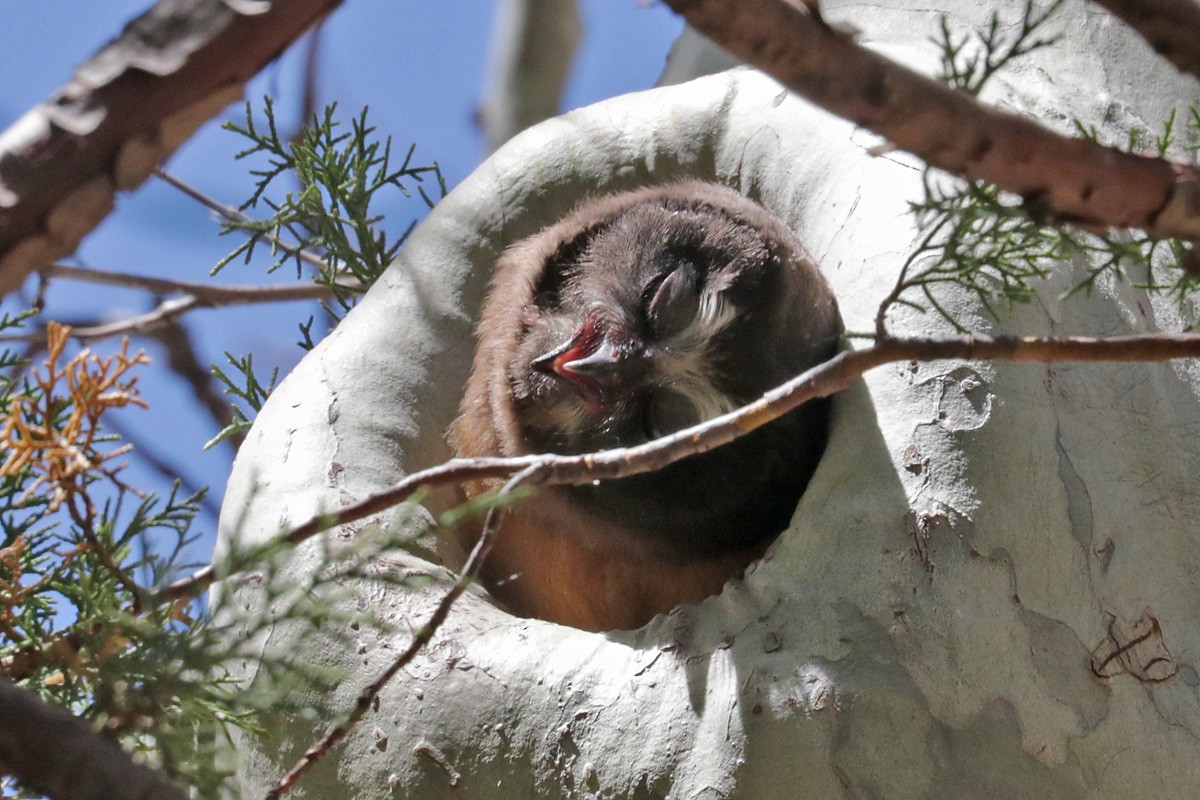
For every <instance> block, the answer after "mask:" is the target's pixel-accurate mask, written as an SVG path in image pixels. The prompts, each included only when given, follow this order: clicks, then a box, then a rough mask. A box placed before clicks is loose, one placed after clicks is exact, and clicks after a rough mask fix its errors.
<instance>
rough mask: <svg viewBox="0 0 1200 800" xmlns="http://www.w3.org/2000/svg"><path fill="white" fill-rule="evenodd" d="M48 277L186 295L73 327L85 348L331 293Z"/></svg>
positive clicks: (28, 336) (104, 274)
mask: <svg viewBox="0 0 1200 800" xmlns="http://www.w3.org/2000/svg"><path fill="white" fill-rule="evenodd" d="M41 273H42V274H43V275H45V276H48V277H59V278H70V279H74V280H81V281H89V282H91V283H101V284H106V285H109V286H123V287H127V288H131V289H146V290H147V291H152V292H161V293H176V292H184V293H185V294H184V295H183V296H182V297H176V298H171V299H167V300H162V301H160V302H159V303H158V305H157V306H155V307H154V308H153V309H151V310H150V311H147V312H145V313H143V314H137V315H135V316H132V317H128V318H126V319H121V320H116V321H115V322H104V323H97V324H91V325H89V324H82V323H81V324H75V325H73V326H72V328H71V336H72V337H74V338H75V339H76V340H78V341H81V342H89V341H95V340H96V339H104V338H107V337H109V336H118V335H121V334H127V333H155V332H160V331H161V330H162V329H164V328H167V327H169V326H171V325H173V324H175V323H176V321H177V320H178V319H179V318H180V317H182V316H183V315H184V314H186V313H188V312H189V311H193V310H195V309H198V308H219V307H224V306H237V305H250V304H254V303H282V302H289V301H294V300H328V299H331V298H332V297H333V290H332V289H330V288H329V287H328V286H322V285H318V284H295V285H291V284H287V285H280V286H271V285H267V286H214V285H209V284H202V283H193V282H191V281H173V280H167V279H163V278H152V277H149V276H144V275H127V274H123V273H119V272H108V271H104V270H96V269H86V268H83V267H73V266H70V265H68V264H53V265H51V266H49V267H46V268H45V269H43V270H41ZM44 338H45V334H44V333H43V332H41V331H36V332H33V333H25V334H14V335H12V336H0V342H36V341H41V340H42V339H44Z"/></svg>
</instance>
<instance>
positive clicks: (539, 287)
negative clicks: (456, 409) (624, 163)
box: [452, 182, 841, 629]
mask: <svg viewBox="0 0 1200 800" xmlns="http://www.w3.org/2000/svg"><path fill="white" fill-rule="evenodd" d="M840 333H841V325H840V321H839V318H838V315H837V309H836V304H835V302H834V298H833V295H832V293H831V292H830V290H829V288H828V285H827V284H826V283H825V281H824V279H823V278H822V277H821V275H820V273H819V272H818V271H817V269H816V267H815V265H814V264H813V263H812V261H811V260H810V259H809V257H808V256H807V255H806V254H805V252H804V249H803V247H802V246H801V244H800V243H799V241H798V240H797V239H796V237H795V234H793V233H792V231H791V230H790V229H789V228H787V226H786V225H784V224H783V223H782V222H781V221H780V220H778V219H777V218H775V217H774V216H772V215H771V214H770V213H768V212H767V211H766V210H765V209H763V208H762V207H761V206H759V205H757V204H756V203H753V202H752V201H750V200H748V199H746V198H744V197H742V196H741V195H739V194H737V193H736V192H734V191H733V190H731V189H728V188H725V187H721V186H717V185H714V184H706V183H697V182H683V183H675V184H669V185H665V186H659V187H650V188H646V189H641V190H636V191H633V192H626V193H622V194H616V195H609V196H607V197H602V198H599V199H597V200H593V201H590V202H587V203H585V204H583V205H581V206H580V207H579V208H578V209H577V210H576V211H575V212H574V213H572V214H570V215H568V216H567V217H565V218H564V219H562V220H560V221H559V222H558V223H556V224H554V225H552V226H550V227H548V228H546V229H544V230H542V231H540V232H539V233H537V234H534V235H533V236H531V237H529V238H528V239H525V240H523V241H521V242H519V243H517V244H515V245H514V246H513V247H511V248H510V249H509V250H508V251H507V252H506V253H505V254H504V256H503V257H502V258H501V259H500V261H499V263H498V264H497V267H496V274H495V277H494V279H493V282H492V286H491V289H490V291H489V294H488V297H487V299H486V301H485V304H484V309H483V312H482V316H481V322H480V326H479V345H478V350H477V353H476V359H475V365H474V369H473V372H472V375H471V377H470V379H469V381H468V384H467V389H466V394H465V397H464V400H463V404H462V409H461V412H462V413H461V416H460V417H459V419H458V420H457V421H456V422H455V424H454V426H453V429H452V439H453V441H454V444H455V446H456V448H457V449H458V451H459V453H460V454H461V455H465V456H479V455H505V456H511V455H522V454H527V453H539V452H557V453H584V452H591V451H596V450H603V449H608V448H612V447H622V446H629V445H633V444H639V443H642V442H645V441H648V440H650V439H653V438H657V437H659V436H662V435H664V434H667V433H671V432H673V431H676V430H680V429H682V428H685V427H688V426H691V425H693V424H696V423H698V422H701V421H703V420H706V419H710V418H712V417H714V416H717V415H719V414H722V413H725V412H728V411H731V410H733V409H735V408H737V407H738V406H740V405H743V404H745V403H747V402H749V401H752V400H754V399H756V398H757V397H759V396H761V395H762V394H763V392H765V391H767V390H768V389H770V388H773V387H774V386H776V385H778V384H780V383H782V382H783V381H785V380H787V379H788V378H791V377H793V376H795V375H797V374H799V373H800V372H802V371H804V370H805V369H807V368H808V367H810V366H812V365H814V364H816V363H819V362H820V361H822V360H825V359H826V358H829V357H831V356H832V355H833V354H834V352H835V350H836V348H837V343H838V339H839V336H840ZM826 417H827V408H826V406H825V404H823V403H817V404H808V405H806V406H804V407H802V408H800V409H797V410H796V411H794V412H792V413H790V414H788V415H786V416H785V417H783V418H781V419H779V420H777V421H775V422H773V423H771V424H769V425H767V426H764V427H763V428H760V429H758V430H757V431H754V432H753V433H751V434H750V435H748V436H745V437H743V438H741V439H739V440H737V441H735V442H733V443H731V444H729V445H727V446H725V447H722V448H718V449H717V450H715V451H712V452H710V453H705V454H701V455H697V456H692V457H689V458H686V459H684V460H682V461H680V462H677V463H675V464H672V465H670V466H669V467H667V468H666V469H663V470H660V471H658V472H654V473H649V474H644V475H638V476H633V477H630V478H624V479H620V480H614V481H607V482H603V483H601V484H599V485H595V486H580V487H551V488H546V489H543V490H542V491H540V492H539V493H538V495H537V496H536V497H534V498H532V499H530V500H528V501H527V502H526V503H525V504H524V505H523V506H521V507H519V508H518V509H515V510H513V511H510V512H509V514H508V515H507V518H506V521H505V522H504V524H503V526H502V529H501V531H500V534H499V536H498V538H497V542H496V546H495V549H494V550H493V553H492V556H491V557H490V560H489V564H488V566H487V567H486V569H485V573H484V576H483V577H484V581H485V583H487V584H488V585H489V588H491V589H492V591H493V593H494V594H495V595H496V596H498V597H499V598H500V599H501V600H503V601H504V602H506V603H507V604H508V605H509V606H510V607H511V608H512V609H513V610H514V611H516V612H517V613H521V614H527V615H532V616H539V617H543V618H546V619H551V620H554V621H558V622H563V623H566V624H571V625H576V626H578V627H584V628H592V629H600V628H613V627H633V626H636V625H640V624H642V623H644V622H645V621H647V620H648V619H649V618H650V617H652V616H653V615H654V614H656V613H660V612H663V611H667V610H669V609H670V608H671V607H673V606H674V605H677V604H678V603H681V602H690V601H695V600H698V599H700V598H702V597H704V596H706V595H707V594H711V593H713V592H715V591H717V590H719V588H720V586H721V585H722V584H723V582H724V581H725V579H726V578H728V577H729V576H731V575H733V574H735V573H736V572H738V571H740V570H741V569H742V568H744V567H745V566H746V564H747V563H749V561H751V560H752V559H753V558H755V557H757V556H758V555H759V554H760V553H761V552H762V550H763V549H764V547H765V546H766V544H767V543H769V541H770V540H771V539H772V538H773V537H774V536H775V535H776V534H778V533H779V532H780V531H781V530H782V529H783V528H784V527H786V526H787V524H788V522H789V520H790V517H791V513H792V510H793V509H794V508H795V505H796V502H797V500H798V499H799V497H800V494H801V493H802V492H803V490H804V487H805V486H806V485H807V483H808V480H809V478H810V477H811V475H812V472H813V470H814V469H815V467H816V463H817V460H818V459H819V458H820V455H821V452H822V450H823V448H824V443H825V436H826V425H827V420H826Z"/></svg>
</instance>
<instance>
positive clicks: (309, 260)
mask: <svg viewBox="0 0 1200 800" xmlns="http://www.w3.org/2000/svg"><path fill="white" fill-rule="evenodd" d="M154 174H155V175H156V176H158V177H159V178H162V179H163V180H164V181H166V182H167V183H169V184H171V185H172V186H174V187H175V188H176V189H178V190H179V191H181V192H183V193H184V194H186V195H187V196H188V197H190V198H192V199H193V200H195V201H196V202H197V203H199V204H200V205H202V206H204V207H205V208H207V209H208V210H210V211H212V212H213V213H214V214H217V215H218V216H221V217H224V218H225V219H227V220H229V221H230V222H240V223H249V222H253V221H254V220H253V219H252V218H251V217H249V216H247V215H245V214H243V213H242V212H241V211H239V210H238V209H236V208H235V207H233V206H230V205H226V204H225V203H222V202H219V201H217V200H215V199H214V198H212V197H209V196H208V195H206V194H205V193H204V192H202V191H200V190H199V189H197V188H196V187H195V186H192V185H191V184H190V183H188V182H187V181H185V180H183V179H182V178H179V177H177V176H175V175H173V174H171V173H170V172H167V171H166V170H165V169H160V168H157V167H156V168H155V170H154ZM263 238H264V239H266V240H267V241H268V242H269V243H270V244H271V245H272V246H273V247H278V248H279V249H280V250H282V251H283V252H285V253H287V254H288V255H291V256H295V257H296V258H299V259H300V260H301V261H303V262H305V263H306V264H308V265H309V266H311V267H313V268H314V269H316V270H317V272H318V273H320V274H325V273H326V272H328V271H329V264H328V263H327V262H326V261H325V259H323V258H321V257H320V256H319V255H317V254H316V253H314V252H312V251H311V250H305V249H303V248H301V247H297V246H296V245H294V244H288V243H287V242H285V241H283V240H281V239H279V238H278V237H276V236H273V235H272V234H269V233H264V234H263Z"/></svg>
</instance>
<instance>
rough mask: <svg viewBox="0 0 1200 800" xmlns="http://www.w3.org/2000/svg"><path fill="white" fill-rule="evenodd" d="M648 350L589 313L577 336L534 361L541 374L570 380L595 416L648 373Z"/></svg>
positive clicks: (620, 328)
mask: <svg viewBox="0 0 1200 800" xmlns="http://www.w3.org/2000/svg"><path fill="white" fill-rule="evenodd" d="M645 355H646V354H645V349H644V348H643V347H642V346H641V345H640V344H639V343H638V341H637V340H636V338H635V337H634V336H633V334H632V333H630V332H629V331H628V330H627V329H626V328H625V327H624V326H622V325H619V324H616V323H613V322H611V321H608V320H605V319H604V318H603V316H602V315H601V314H600V313H598V312H593V313H592V314H589V315H588V317H587V318H586V319H585V320H584V322H583V324H582V325H580V327H579V329H578V330H577V331H576V332H575V334H574V336H572V337H571V338H570V339H568V340H567V341H566V342H564V343H563V344H562V345H560V346H558V347H556V348H554V349H552V350H550V351H548V352H546V353H543V354H542V355H540V356H538V357H537V358H535V359H533V361H531V362H530V364H529V366H530V368H532V369H533V370H535V371H537V372H541V373H544V374H546V375H550V376H552V377H556V378H559V379H561V380H563V381H566V382H567V383H568V384H569V385H570V386H571V388H573V389H574V390H575V391H576V392H577V393H578V394H579V396H580V398H581V399H582V400H583V401H584V403H585V404H586V405H587V407H588V410H589V411H591V412H592V413H596V414H598V413H602V412H603V411H604V410H605V409H606V408H607V407H608V406H609V405H610V404H611V403H612V401H613V399H614V397H615V396H617V395H618V394H620V392H621V391H622V390H623V389H625V388H626V387H629V386H632V385H634V384H635V383H636V382H637V380H638V379H639V378H640V376H641V373H642V372H643V371H644V361H645Z"/></svg>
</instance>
